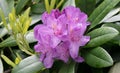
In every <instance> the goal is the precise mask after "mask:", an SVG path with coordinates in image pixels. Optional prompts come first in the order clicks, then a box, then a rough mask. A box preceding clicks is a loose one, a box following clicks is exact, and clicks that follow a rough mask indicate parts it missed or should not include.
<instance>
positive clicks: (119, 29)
mask: <svg viewBox="0 0 120 73" xmlns="http://www.w3.org/2000/svg"><path fill="white" fill-rule="evenodd" d="M102 27H113V28H115V29H117V30H118V31H119V32H120V25H119V24H115V23H108V24H103V25H102ZM110 42H112V43H115V44H118V45H120V34H119V35H118V36H116V37H115V38H114V39H112V40H111V41H110Z"/></svg>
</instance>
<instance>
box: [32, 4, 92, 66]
mask: <svg viewBox="0 0 120 73" xmlns="http://www.w3.org/2000/svg"><path fill="white" fill-rule="evenodd" d="M42 22H43V24H39V25H37V26H35V28H34V36H35V38H36V39H37V41H38V43H37V44H36V45H35V47H34V48H35V51H36V52H38V53H39V54H40V61H42V62H43V64H44V66H45V67H46V68H51V67H52V65H53V62H54V61H55V60H62V61H64V62H65V63H66V62H68V60H69V58H72V59H73V60H75V61H76V62H83V61H84V59H83V58H82V57H81V56H79V48H80V46H84V45H85V44H86V43H87V42H88V41H89V40H90V37H89V36H84V33H85V31H86V28H87V26H88V25H89V24H90V23H89V22H87V15H86V14H85V13H83V12H81V11H80V9H79V8H76V7H73V6H68V7H66V8H65V9H64V10H62V11H61V12H60V11H59V10H58V9H54V10H52V11H51V13H47V12H45V13H43V15H42Z"/></svg>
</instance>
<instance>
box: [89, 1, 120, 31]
mask: <svg viewBox="0 0 120 73" xmlns="http://www.w3.org/2000/svg"><path fill="white" fill-rule="evenodd" d="M119 2H120V0H104V1H103V2H102V3H101V4H100V5H99V6H98V7H97V8H96V9H95V10H94V11H93V12H92V14H91V15H90V17H89V19H88V20H89V21H90V22H91V26H90V28H89V30H90V29H92V28H94V27H95V26H97V25H98V24H99V22H100V21H101V20H102V19H103V18H104V17H105V16H106V14H107V13H108V12H109V11H110V10H111V9H112V8H113V7H115V6H116V5H117V4H118V3H119Z"/></svg>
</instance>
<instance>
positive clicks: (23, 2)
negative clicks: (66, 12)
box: [0, 0, 120, 73]
mask: <svg viewBox="0 0 120 73" xmlns="http://www.w3.org/2000/svg"><path fill="white" fill-rule="evenodd" d="M119 4H120V0H0V18H1V19H0V73H3V72H5V71H9V70H10V72H9V73H86V71H85V72H84V70H86V69H88V70H89V73H108V70H109V68H110V66H113V63H114V62H116V61H115V60H114V58H115V56H114V55H113V51H114V50H115V49H117V50H119V48H120V22H119V21H120V19H119V18H120V14H119V11H120V8H119ZM66 6H76V7H78V8H80V10H81V11H82V12H85V13H87V14H88V17H89V18H88V21H89V22H90V23H91V25H90V26H89V27H88V28H89V29H88V30H87V31H86V34H85V35H87V36H90V38H91V40H90V41H89V42H88V43H87V44H86V46H83V47H80V48H81V50H80V55H82V57H83V58H84V59H85V62H84V63H76V62H73V61H70V62H69V63H67V64H65V63H62V64H63V65H62V64H61V63H58V62H59V61H57V62H56V61H55V66H53V67H52V68H50V69H45V68H44V66H43V64H42V62H40V60H39V58H38V56H37V55H36V53H35V51H34V50H33V48H34V44H35V43H36V39H35V38H34V33H33V28H34V26H35V25H37V24H41V23H42V22H41V16H42V13H43V12H45V11H47V12H49V13H50V11H51V10H52V9H60V10H62V9H64V8H65V7H66ZM113 22H114V23H113ZM102 47H103V48H102ZM18 48H20V49H18ZM115 52H116V51H115ZM117 52H118V53H119V51H117ZM111 56H112V57H111ZM117 56H118V57H119V56H120V54H117ZM1 59H2V60H1ZM60 64H61V65H60ZM56 65H57V66H56ZM119 67H120V65H119V63H116V64H115V65H114V66H113V67H112V68H111V69H110V71H109V73H115V72H116V71H117V72H118V73H119ZM106 68H107V69H106ZM79 69H82V70H79Z"/></svg>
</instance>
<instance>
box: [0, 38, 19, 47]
mask: <svg viewBox="0 0 120 73" xmlns="http://www.w3.org/2000/svg"><path fill="white" fill-rule="evenodd" d="M16 45H17V44H16V41H15V39H14V38H13V37H12V36H11V37H8V38H7V39H6V40H4V41H3V42H1V43H0V47H11V46H16Z"/></svg>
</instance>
